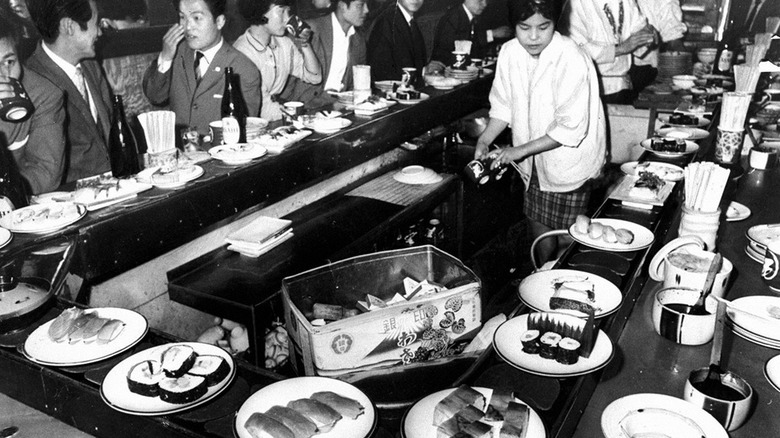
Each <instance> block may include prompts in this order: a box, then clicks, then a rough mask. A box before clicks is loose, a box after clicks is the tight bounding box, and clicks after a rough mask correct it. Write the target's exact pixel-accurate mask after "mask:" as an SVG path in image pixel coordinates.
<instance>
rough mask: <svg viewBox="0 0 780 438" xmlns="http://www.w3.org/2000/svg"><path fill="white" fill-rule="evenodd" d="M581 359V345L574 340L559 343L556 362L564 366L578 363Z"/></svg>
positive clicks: (564, 340) (565, 339)
mask: <svg viewBox="0 0 780 438" xmlns="http://www.w3.org/2000/svg"><path fill="white" fill-rule="evenodd" d="M579 357H580V343H579V342H578V341H576V340H574V339H572V338H563V339H561V341H560V342H558V351H557V352H556V353H555V360H556V361H557V362H560V363H562V364H564V365H571V364H575V363H577V360H578V359H579Z"/></svg>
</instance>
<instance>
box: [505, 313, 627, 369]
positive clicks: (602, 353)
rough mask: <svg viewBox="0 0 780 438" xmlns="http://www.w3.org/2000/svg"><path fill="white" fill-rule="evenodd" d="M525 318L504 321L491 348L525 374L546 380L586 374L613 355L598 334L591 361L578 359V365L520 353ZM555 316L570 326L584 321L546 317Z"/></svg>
mask: <svg viewBox="0 0 780 438" xmlns="http://www.w3.org/2000/svg"><path fill="white" fill-rule="evenodd" d="M528 315H529V314H525V315H520V316H517V317H515V318H512V319H510V320H508V321H505V322H504V323H503V324H501V325H500V326H498V328H497V329H496V332H495V334H494V335H493V347H494V348H495V349H496V353H498V355H499V356H500V357H501V358H502V359H504V360H505V361H506V362H507V363H508V364H510V365H512V366H514V367H515V368H518V369H520V370H522V371H525V372H527V373H531V374H536V375H539V376H545V377H556V378H562V377H572V376H580V375H583V374H588V373H591V372H593V371H596V370H599V369H601V368H604V367H605V366H607V364H608V363H609V361H610V360H612V357H613V356H614V355H615V348H614V346H613V345H612V341H611V340H610V339H609V337H608V336H607V335H606V333H604V332H603V331H601V330H599V331H598V334H597V336H596V343H595V345H594V346H593V351H592V352H591V354H590V357H588V358H585V357H580V358H579V359H578V360H577V363H575V364H572V365H564V364H562V363H559V362H557V361H555V359H545V358H543V357H541V356H539V355H538V354H528V353H526V352H524V351H523V345H522V344H521V343H520V336H521V335H522V334H523V333H524V332H525V331H526V330H528ZM547 315H554V317H555V318H556V319H557V320H560V321H565V322H567V323H569V324H570V325H574V324H578V325H581V326H584V325H585V320H583V319H580V318H577V317H575V316H571V315H566V314H563V313H547Z"/></svg>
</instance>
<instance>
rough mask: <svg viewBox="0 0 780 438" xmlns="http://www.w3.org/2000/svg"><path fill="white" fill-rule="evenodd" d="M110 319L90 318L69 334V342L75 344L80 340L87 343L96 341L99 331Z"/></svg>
mask: <svg viewBox="0 0 780 438" xmlns="http://www.w3.org/2000/svg"><path fill="white" fill-rule="evenodd" d="M108 321H109V320H108V318H100V317H96V318H89V320H88V321H87V322H86V324H84V325H82V326H81V327H79V328H78V329H77V330H74V331H73V332H72V333H71V334H69V335H68V342H70V343H71V344H75V343H77V342H79V341H84V342H85V343H91V342H94V341H95V340H96V339H97V334H98V332H99V331H100V329H102V328H103V326H104V325H106V323H107V322H108Z"/></svg>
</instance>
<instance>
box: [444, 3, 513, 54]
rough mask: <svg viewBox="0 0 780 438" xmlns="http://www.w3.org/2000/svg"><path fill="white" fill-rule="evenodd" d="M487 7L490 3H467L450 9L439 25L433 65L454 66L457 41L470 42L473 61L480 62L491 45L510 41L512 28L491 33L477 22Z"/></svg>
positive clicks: (506, 27)
mask: <svg viewBox="0 0 780 438" xmlns="http://www.w3.org/2000/svg"><path fill="white" fill-rule="evenodd" d="M487 5H488V1H487V0H464V1H463V3H461V4H458V5H455V6H452V7H451V8H449V9H448V10H447V12H445V13H444V16H442V17H441V19H440V20H439V23H438V24H437V25H436V34H435V35H434V37H433V53H432V54H431V61H438V62H440V63H442V64H443V65H444V66H449V65H452V64H453V63H454V62H455V55H453V54H452V52H453V51H454V50H455V41H458V40H469V41H471V57H472V58H480V59H481V58H484V57H485V55H486V54H487V50H488V47H489V45H490V43H492V42H493V41H495V40H497V39H501V40H503V39H507V38H509V37H511V36H512V30H511V29H510V28H509V26H499V27H497V28H495V29H488V28H487V26H485V24H484V23H483V22H482V21H481V20H480V19H479V18H478V17H479V16H480V15H482V13H483V12H485V8H487Z"/></svg>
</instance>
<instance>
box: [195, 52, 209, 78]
mask: <svg viewBox="0 0 780 438" xmlns="http://www.w3.org/2000/svg"><path fill="white" fill-rule="evenodd" d="M205 57H206V55H204V54H203V52H195V63H194V64H193V68H194V69H195V79H196V80H197V81H198V82H200V80H201V78H202V76H201V73H200V72H201V69H200V61H201V60H202V59H204V58H205Z"/></svg>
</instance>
